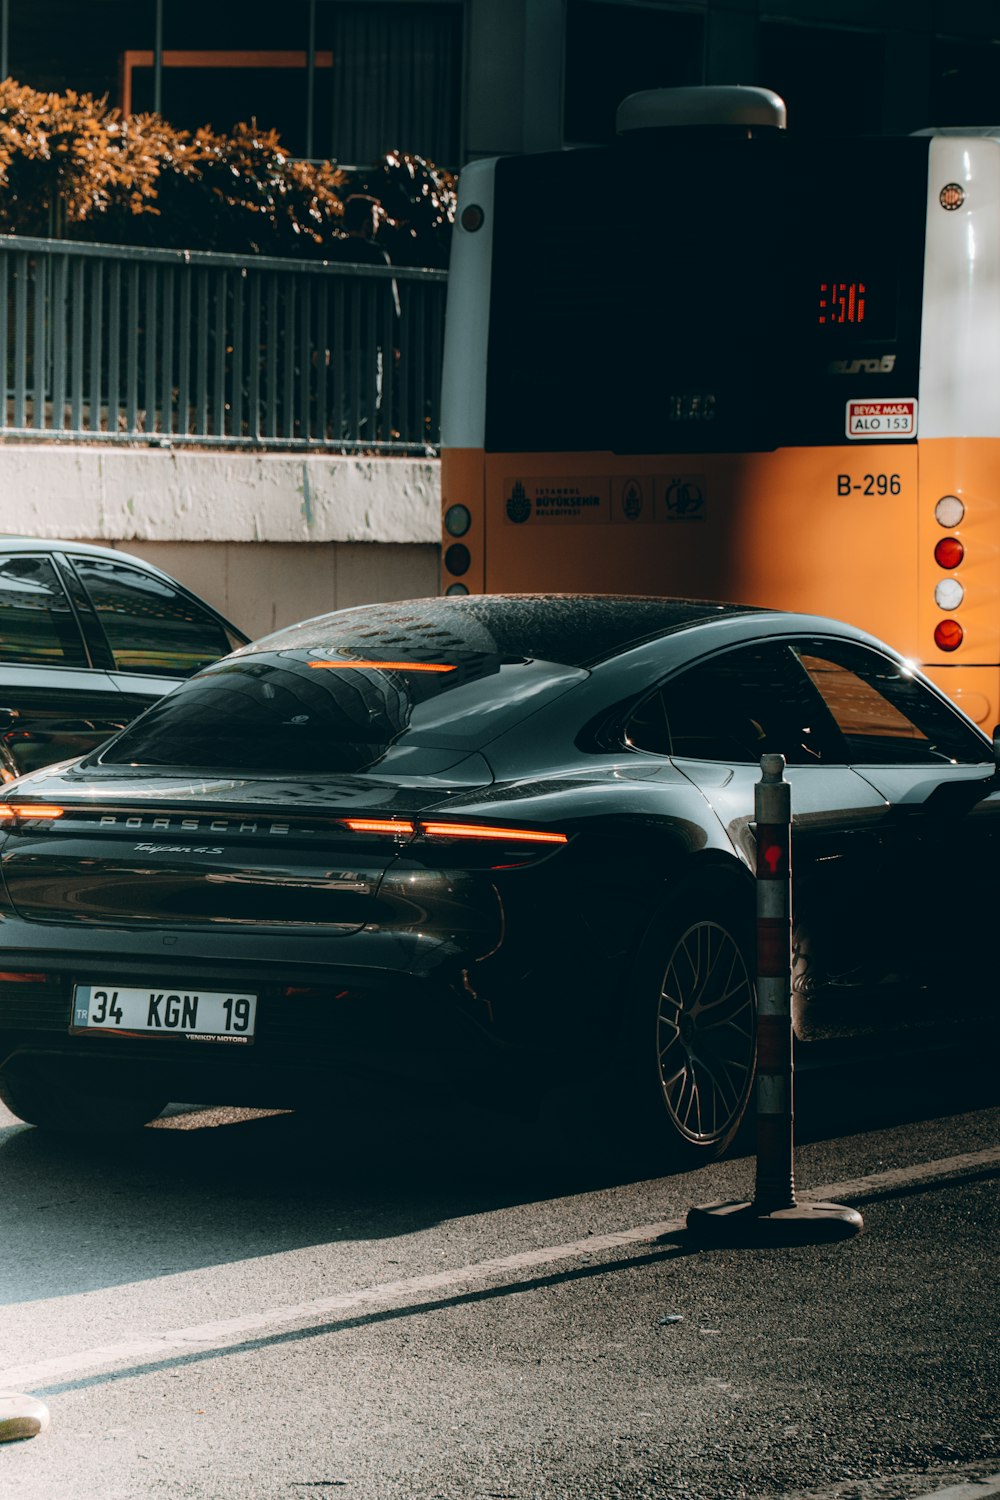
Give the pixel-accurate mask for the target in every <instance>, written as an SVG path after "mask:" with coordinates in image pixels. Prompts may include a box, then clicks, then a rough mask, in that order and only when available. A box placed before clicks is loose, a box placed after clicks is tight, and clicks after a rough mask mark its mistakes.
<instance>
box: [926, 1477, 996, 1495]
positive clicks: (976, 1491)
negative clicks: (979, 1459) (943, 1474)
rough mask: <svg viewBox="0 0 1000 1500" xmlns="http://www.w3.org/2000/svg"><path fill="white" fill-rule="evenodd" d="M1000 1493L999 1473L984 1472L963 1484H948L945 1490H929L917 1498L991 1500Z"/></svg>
mask: <svg viewBox="0 0 1000 1500" xmlns="http://www.w3.org/2000/svg"><path fill="white" fill-rule="evenodd" d="M995 1495H1000V1474H986V1475H984V1476H983V1478H982V1479H970V1480H968V1482H967V1483H965V1484H950V1485H949V1486H948V1488H947V1489H946V1490H929V1491H928V1492H927V1494H926V1495H918V1496H917V1500H991V1497H992V1496H995Z"/></svg>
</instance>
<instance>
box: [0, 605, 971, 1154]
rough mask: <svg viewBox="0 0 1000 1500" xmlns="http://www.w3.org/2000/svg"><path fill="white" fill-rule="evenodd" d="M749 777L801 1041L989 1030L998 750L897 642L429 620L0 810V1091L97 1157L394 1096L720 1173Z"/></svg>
mask: <svg viewBox="0 0 1000 1500" xmlns="http://www.w3.org/2000/svg"><path fill="white" fill-rule="evenodd" d="M769 752H779V753H780V754H782V755H784V756H785V758H786V760H787V764H788V771H787V776H788V779H789V781H790V783H791V794H792V805H793V813H794V831H793V864H794V872H795V873H794V878H795V888H794V902H795V970H794V973H795V982H794V1006H795V1023H796V1031H797V1034H798V1036H799V1038H800V1040H801V1041H802V1042H810V1043H817V1044H818V1043H822V1042H823V1041H825V1040H831V1039H836V1038H843V1037H856V1036H858V1035H859V1034H870V1033H874V1032H883V1033H887V1034H888V1033H892V1032H894V1031H897V1032H898V1031H900V1030H906V1031H908V1032H910V1033H913V1034H916V1035H919V1034H921V1032H922V1034H923V1035H924V1036H927V1035H928V1034H929V1035H930V1036H931V1037H932V1038H933V1039H934V1041H935V1042H937V1041H938V1040H939V1039H940V1036H941V1034H942V1032H943V1031H944V1029H945V1027H946V1026H947V1025H949V1024H950V1023H952V1022H955V1021H961V1020H970V1019H974V1018H977V1017H982V1016H984V1015H985V1016H989V1014H990V1010H991V1007H993V1006H994V1004H995V1002H994V987H993V985H992V982H991V981H989V982H988V978H989V976H988V972H987V963H988V956H987V949H988V946H989V937H988V934H989V932H990V930H991V928H990V920H989V919H990V918H991V917H992V914H993V910H994V906H995V892H996V887H997V880H996V875H995V871H996V868H997V864H996V855H997V839H998V830H1000V816H998V813H1000V791H998V790H997V789H996V788H997V782H996V777H995V761H994V752H993V746H992V745H991V743H990V741H989V740H988V739H986V738H985V737H984V736H983V735H982V734H981V733H980V732H979V730H978V729H976V728H975V726H974V725H973V724H972V723H971V722H970V721H969V720H967V719H966V718H964V717H963V716H962V715H961V714H960V713H959V712H958V711H957V710H956V709H955V708H954V707H953V706H952V705H951V704H950V703H949V702H948V701H947V700H946V699H945V698H944V697H943V696H942V695H941V694H940V693H939V692H938V691H937V689H936V688H935V687H934V686H932V685H931V684H930V683H929V682H927V681H926V680H925V679H924V678H923V677H921V676H920V674H919V673H917V672H916V671H914V670H913V669H912V668H911V667H910V666H908V665H907V663H906V662H905V661H904V660H903V659H902V658H900V657H899V656H897V655H896V654H895V653H894V652H892V651H891V650H889V649H888V648H887V647H885V646H883V645H881V644H880V643H879V642H877V641H875V640H873V639H871V638H870V637H869V636H867V635H865V634H863V633H862V632H861V631H858V630H854V629H852V628H851V627H849V626H846V625H841V624H837V623H835V622H832V621H829V620H825V619H819V618H815V617H812V616H807V615H793V614H782V613H774V612H770V611H764V610H755V609H750V608H742V607H737V606H731V605H717V604H705V603H697V602H691V601H683V600H669V599H653V598H612V597H593V596H551V597H545V596H510V597H489V596H487V597H481V598H477V597H472V596H469V597H464V598H444V599H426V600H416V601H410V602H405V603H398V604H384V605H372V606H368V607H364V608H358V609H348V610H343V611H340V612H338V613H335V614H332V615H327V616H324V617H322V618H320V619H315V620H310V621H307V622H305V623H304V624H302V625H298V626H295V627H292V628H291V629H287V630H283V631H280V632H278V633H277V634H275V635H271V636H269V637H267V638H265V639H264V640H261V641H258V642H256V643H255V644H253V645H250V646H246V647H244V648H243V649H242V650H238V651H236V652H235V653H234V654H232V655H230V656H228V657H225V658H224V659H223V660H221V661H219V662H217V663H216V664H215V665H213V666H209V667H207V668H205V669H204V670H203V671H201V672H199V673H198V674H197V675H196V676H195V677H193V678H191V679H190V680H188V681H187V682H185V683H183V684H181V685H180V686H179V687H178V688H177V689H176V690H175V691H174V692H173V693H172V694H171V695H170V696H169V697H168V698H165V699H163V700H162V701H161V702H159V703H158V704H156V705H155V706H154V707H152V708H151V709H149V710H148V711H147V712H146V713H145V714H143V715H142V717H141V718H139V719H137V720H136V721H135V722H134V723H133V724H131V725H130V726H129V727H128V728H126V729H125V730H124V731H123V732H122V733H120V734H119V735H117V736H116V737H115V738H114V739H113V740H111V741H110V742H109V743H107V744H106V745H104V746H103V747H102V748H100V749H98V750H96V751H95V752H93V753H92V754H91V755H90V756H89V757H87V758H85V759H83V760H79V761H75V762H72V763H67V764H65V765H62V766H58V767H53V768H50V769H48V770H43V771H39V772H37V773H35V774H33V775H30V776H27V777H24V778H22V779H21V780H20V781H19V782H17V783H15V784H14V785H13V786H11V787H9V788H8V789H7V791H6V794H5V796H6V800H5V801H3V802H0V826H2V829H3V833H2V846H0V867H2V872H3V892H2V901H3V907H2V912H0V917H2V924H3V925H2V932H3V946H4V955H3V972H2V974H0V1069H2V1071H0V1097H2V1098H3V1100H4V1102H5V1103H6V1104H7V1105H8V1107H9V1108H10V1109H11V1110H13V1111H14V1113H15V1114H17V1115H19V1116H20V1117H21V1118H23V1119H24V1120H27V1121H31V1122H33V1123H35V1124H38V1125H47V1126H52V1127H66V1128H72V1129H77V1128H80V1127H81V1125H84V1124H86V1123H90V1124H92V1125H94V1126H95V1127H105V1128H107V1127H110V1126H121V1125H125V1124H130V1123H138V1122H141V1121H144V1120H148V1119H150V1118H151V1117H153V1116H154V1115H155V1114H157V1112H158V1111H159V1110H160V1108H161V1107H162V1106H163V1104H164V1103H165V1102H166V1101H167V1100H169V1099H186V1100H193V1101H194V1100H200V1101H204V1102H213V1101H214V1102H228V1103H245V1104H254V1103H255V1104H270V1105H281V1104H293V1105H294V1104H299V1103H311V1104H320V1105H321V1104H322V1102H323V1101H324V1100H325V1099H329V1098H331V1097H332V1096H333V1095H334V1094H335V1092H336V1091H337V1089H338V1078H345V1077H348V1076H349V1077H351V1078H352V1079H354V1080H359V1079H361V1080H376V1079H377V1080H381V1081H382V1083H383V1084H387V1083H389V1084H391V1080H392V1079H393V1078H394V1077H396V1078H398V1077H400V1076H401V1075H409V1076H410V1077H411V1078H415V1079H417V1080H418V1081H419V1083H420V1085H421V1086H422V1087H423V1088H425V1089H426V1090H428V1091H429V1092H430V1091H435V1092H436V1091H439V1090H441V1089H443V1088H448V1089H453V1088H455V1087H464V1088H466V1089H469V1090H472V1091H474V1092H475V1093H476V1094H477V1095H478V1096H479V1097H482V1096H484V1095H485V1094H487V1093H492V1094H493V1096H494V1097H495V1098H497V1099H498V1100H501V1101H510V1100H512V1099H515V1098H516V1099H518V1100H525V1101H527V1100H531V1099H534V1098H536V1097H538V1096H541V1095H543V1094H544V1093H545V1092H546V1091H547V1090H551V1089H553V1088H554V1089H556V1090H558V1091H559V1095H560V1097H561V1098H562V1099H563V1100H565V1101H566V1102H567V1104H569V1103H570V1102H572V1101H574V1100H575V1101H576V1103H577V1104H578V1105H579V1107H580V1109H581V1112H586V1113H589V1114H591V1115H595V1116H597V1117H599V1118H601V1119H602V1120H603V1121H604V1122H605V1123H606V1125H607V1128H608V1129H609V1130H613V1129H621V1128H622V1127H624V1128H626V1129H628V1130H630V1131H632V1132H651V1133H652V1134H653V1135H655V1134H656V1133H659V1136H660V1137H661V1138H662V1141H663V1144H664V1145H667V1144H672V1145H674V1146H677V1147H680V1148H682V1149H683V1148H687V1150H688V1152H689V1154H694V1155H695V1156H698V1155H700V1156H701V1157H702V1158H708V1157H710V1156H712V1155H714V1154H717V1153H719V1152H721V1151H722V1150H724V1149H725V1147H726V1145H727V1143H728V1142H729V1141H730V1140H731V1139H732V1137H733V1135H734V1133H735V1131H736V1129H737V1126H738V1124H739V1122H740V1119H741V1117H742V1115H743V1114H744V1111H745V1109H746V1106H747V1101H748V1097H749V1095H750V1092H751V1085H752V1081H753V1074H754V1029H755V1028H754V978H753V959H752V951H753V947H752V944H753V913H754V882H753V868H754V837H753V822H752V819H753V805H754V784H755V782H756V781H757V780H758V779H759V777H760V758H761V755H762V754H764V753H769ZM928 1028H930V1032H929V1033H928Z"/></svg>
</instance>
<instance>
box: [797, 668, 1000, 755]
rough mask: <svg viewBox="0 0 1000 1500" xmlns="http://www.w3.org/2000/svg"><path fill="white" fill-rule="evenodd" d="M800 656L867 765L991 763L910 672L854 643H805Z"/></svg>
mask: <svg viewBox="0 0 1000 1500" xmlns="http://www.w3.org/2000/svg"><path fill="white" fill-rule="evenodd" d="M794 651H795V655H796V657H797V659H798V661H799V663H800V664H801V667H802V669H803V671H804V672H805V673H806V675H807V676H808V678H809V680H810V682H811V683H812V684H813V686H814V687H815V688H816V689H817V691H818V692H819V693H820V694H821V696H822V698H823V701H824V703H825V704H826V706H827V708H828V709H829V711H830V714H831V715H832V717H833V718H834V720H835V721H836V723H837V726H838V728H839V730H840V732H841V734H842V735H843V737H844V741H845V744H846V750H847V757H848V760H849V761H850V762H852V763H854V764H860V765H887V764H897V765H940V764H941V763H942V762H947V761H958V762H961V763H963V764H972V765H978V764H980V763H982V762H983V761H986V760H989V759H990V755H989V751H988V749H987V747H986V746H985V745H984V744H983V743H982V742H981V741H980V740H979V738H978V737H977V736H976V735H975V734H974V733H973V732H972V731H971V730H970V729H969V728H968V726H967V725H965V724H963V722H962V720H961V719H960V718H959V717H958V715H957V714H955V713H954V712H953V711H952V710H951V708H949V706H948V705H947V704H946V703H942V702H941V701H940V700H939V699H938V698H936V697H935V695H934V694H933V693H931V692H929V691H928V689H927V688H926V687H925V686H924V684H923V683H922V682H920V681H918V679H917V678H916V677H914V675H913V673H912V672H909V671H907V670H906V668H905V667H900V666H898V665H897V664H896V663H895V662H894V661H892V660H890V658H889V657H886V656H882V655H881V654H880V653H879V652H877V651H873V650H871V649H869V648H868V647H865V646H856V645H853V644H852V643H851V642H841V641H837V642H828V641H823V642H821V641H817V642H814V643H810V644H805V643H803V644H800V645H798V646H796V647H795V648H794Z"/></svg>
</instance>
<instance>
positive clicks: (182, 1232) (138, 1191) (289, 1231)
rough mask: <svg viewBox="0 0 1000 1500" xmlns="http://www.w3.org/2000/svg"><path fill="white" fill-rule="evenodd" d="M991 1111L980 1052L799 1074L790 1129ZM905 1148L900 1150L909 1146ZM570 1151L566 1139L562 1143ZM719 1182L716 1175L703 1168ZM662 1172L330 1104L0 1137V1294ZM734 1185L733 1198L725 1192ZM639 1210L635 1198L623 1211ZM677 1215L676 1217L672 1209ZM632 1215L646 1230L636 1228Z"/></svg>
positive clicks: (460, 1115)
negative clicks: (122, 1130)
mask: <svg viewBox="0 0 1000 1500" xmlns="http://www.w3.org/2000/svg"><path fill="white" fill-rule="evenodd" d="M998 1102H1000V1082H998V1081H997V1079H996V1077H995V1076H994V1075H993V1074H992V1073H991V1069H990V1067H989V1066H988V1065H987V1059H985V1058H984V1057H983V1056H981V1055H980V1056H978V1057H977V1056H969V1055H967V1054H956V1055H953V1056H952V1055H949V1054H940V1055H937V1056H934V1057H919V1058H910V1059H907V1060H906V1062H905V1063H901V1062H899V1061H897V1062H895V1063H893V1064H875V1063H865V1064H864V1065H854V1066H851V1067H849V1068H843V1067H842V1068H838V1069H837V1070H836V1071H830V1072H819V1073H813V1072H810V1073H809V1074H803V1075H802V1076H800V1078H799V1081H798V1084H797V1127H796V1137H797V1142H798V1143H799V1144H800V1145H813V1146H816V1145H817V1144H819V1145H820V1146H821V1145H822V1143H823V1142H825V1141H835V1140H837V1139H839V1138H843V1137H850V1136H852V1135H856V1134H861V1133H863V1132H870V1131H894V1132H896V1135H897V1137H898V1136H899V1135H900V1132H902V1133H903V1135H904V1137H905V1132H906V1130H907V1128H908V1127H914V1126H916V1125H918V1123H919V1122H924V1121H932V1120H936V1119H940V1118H942V1117H946V1116H948V1115H951V1114H961V1113H965V1112H970V1111H976V1110H982V1109H986V1108H989V1107H990V1106H992V1105H995V1104H997V1103H998ZM746 1135H747V1136H748V1137H749V1139H744V1140H742V1141H741V1142H740V1143H738V1145H737V1149H736V1151H735V1152H734V1153H733V1159H732V1160H731V1161H730V1162H729V1163H723V1164H721V1165H720V1166H719V1167H717V1168H707V1169H705V1168H703V1169H701V1171H700V1172H699V1173H697V1174H696V1175H695V1176H694V1177H688V1178H683V1177H682V1178H677V1177H674V1178H671V1179H669V1183H670V1187H671V1194H669V1195H668V1194H667V1192H666V1183H662V1184H661V1183H660V1182H656V1183H654V1184H653V1187H652V1189H651V1192H650V1201H651V1202H653V1203H655V1204H656V1205H657V1210H655V1211H654V1212H652V1213H651V1217H653V1218H655V1217H662V1216H664V1214H665V1212H666V1211H667V1210H665V1209H664V1208H662V1207H660V1205H663V1204H668V1203H669V1202H670V1201H671V1200H673V1201H676V1202H678V1203H681V1204H683V1203H685V1202H687V1203H691V1202H697V1201H701V1200H703V1199H705V1198H708V1197H712V1196H715V1194H714V1193H713V1192H711V1191H706V1184H712V1183H714V1182H716V1181H721V1180H722V1177H723V1176H724V1175H725V1174H726V1173H727V1172H728V1174H729V1177H730V1178H732V1177H733V1175H734V1173H735V1175H736V1176H737V1177H740V1176H742V1179H743V1181H744V1182H745V1181H746V1179H747V1177H748V1174H749V1171H750V1166H751V1164H750V1163H748V1162H741V1161H740V1160H739V1158H740V1156H741V1155H743V1156H745V1155H747V1154H748V1153H752V1149H753V1142H752V1130H751V1131H748V1132H746ZM904 1144H905V1140H904ZM564 1146H565V1143H564ZM713 1174H715V1175H714V1176H713ZM657 1176H658V1173H657V1171H656V1170H655V1169H654V1170H652V1171H651V1170H650V1166H649V1163H648V1160H647V1161H646V1162H645V1163H643V1164H641V1165H640V1166H639V1167H638V1168H636V1169H634V1170H632V1171H631V1172H630V1171H629V1170H628V1169H627V1168H626V1169H622V1168H621V1167H619V1168H618V1169H617V1170H616V1169H614V1168H612V1167H610V1166H608V1165H607V1164H603V1165H599V1164H597V1162H596V1161H595V1159H594V1155H593V1153H591V1152H590V1151H589V1150H588V1149H587V1148H586V1146H585V1145H581V1148H580V1150H579V1152H578V1153H575V1154H574V1153H573V1152H569V1153H567V1152H566V1151H565V1150H563V1152H562V1157H561V1160H558V1161H557V1160H553V1159H552V1158H551V1156H550V1154H549V1153H548V1152H547V1150H546V1143H545V1141H544V1139H543V1138H542V1134H541V1131H540V1128H539V1127H538V1126H537V1125H531V1124H528V1123H525V1122H523V1121H517V1120H511V1119H506V1118H502V1117H498V1116H495V1115H492V1114H488V1113H486V1112H485V1111H474V1110H470V1109H469V1108H468V1107H467V1106H464V1105H462V1106H459V1105H454V1106H450V1105H447V1104H444V1103H440V1104H437V1105H431V1104H428V1103H427V1101H419V1100H410V1101H408V1100H405V1099H402V1098H398V1097H397V1098H395V1099H394V1100H393V1102H392V1103H391V1104H387V1103H385V1102H384V1101H380V1102H379V1103H378V1104H376V1103H375V1102H373V1101H372V1100H371V1099H368V1100H355V1101H353V1102H349V1101H348V1100H346V1099H340V1100H339V1101H338V1103H337V1105H336V1107H334V1106H331V1109H330V1111H329V1112H328V1113H327V1116H326V1118H325V1119H323V1120H321V1121H319V1122H317V1121H316V1120H310V1119H309V1118H308V1117H304V1116H299V1115H295V1114H291V1113H273V1112H272V1113H264V1112H255V1111H246V1110H243V1111H240V1110H210V1111H198V1112H197V1113H191V1112H188V1113H174V1114H173V1115H172V1116H169V1117H167V1118H165V1119H163V1120H161V1121H159V1122H157V1123H156V1124H155V1125H153V1126H150V1127H147V1128H146V1129H144V1130H139V1131H136V1132H134V1133H132V1134H130V1135H109V1136H80V1137H62V1136H58V1135H53V1134H48V1133H46V1132H42V1131H37V1130H33V1129H30V1128H28V1127H22V1126H16V1125H15V1126H11V1127H9V1128H7V1129H0V1239H2V1242H3V1251H2V1254H0V1302H6V1303H13V1302H20V1301H25V1300H30V1299H36V1298H45V1297H53V1296H60V1295H67V1294H71V1293H77V1292H85V1291H89V1290H92V1289H96V1288H99V1287H108V1286H115V1285H121V1284H124V1283H128V1282H132V1281H143V1280H148V1279H151V1278H155V1277H159V1276H163V1275H168V1274H170V1273H173V1272H183V1271H188V1270H192V1269H195V1268H198V1267H205V1266H216V1265H222V1264H226V1263H230V1262H236V1261H243V1260H248V1259H251V1258H253V1257H256V1256H266V1255H274V1254H277V1253H280V1252H282V1251H289V1250H295V1249H300V1248H303V1247H306V1246H312V1245H316V1246H321V1245H326V1244H330V1243H335V1242H337V1241H349V1240H362V1239H363V1240H369V1241H370V1240H377V1239H392V1238H394V1237H396V1236H400V1235H406V1234H411V1233H414V1232H417V1231H420V1230H422V1229H426V1228H427V1227H429V1226H431V1225H434V1224H438V1223H445V1222H447V1221H449V1220H452V1219H455V1218H460V1217H466V1216H470V1215H475V1214H478V1213H483V1212H488V1211H494V1210H497V1209H502V1208H507V1207H512V1206H523V1205H530V1204H533V1203H542V1202H548V1201H550V1200H552V1199H559V1198H568V1197H570V1196H571V1195H574V1194H578V1193H582V1192H590V1191H594V1190H601V1189H609V1190H612V1189H614V1188H615V1187H617V1186H620V1185H622V1184H627V1183H629V1182H637V1181H641V1180H642V1179H643V1178H649V1177H653V1178H656V1177H657ZM730 1191H731V1189H730ZM633 1208H634V1205H633ZM673 1211H676V1210H673ZM640 1222H642V1221H640Z"/></svg>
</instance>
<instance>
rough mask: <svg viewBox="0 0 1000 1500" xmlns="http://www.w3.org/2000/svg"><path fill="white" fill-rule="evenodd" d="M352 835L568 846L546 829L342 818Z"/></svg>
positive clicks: (389, 819)
mask: <svg viewBox="0 0 1000 1500" xmlns="http://www.w3.org/2000/svg"><path fill="white" fill-rule="evenodd" d="M341 821H342V823H343V824H344V827H345V828H349V829H350V830H351V832H352V833H375V834H388V835H389V836H390V837H395V838H400V837H402V838H409V837H411V836H412V835H413V834H415V833H418V832H419V833H421V834H422V835H423V836H424V838H429V839H489V840H491V841H492V842H494V843H503V844H567V843H569V839H568V838H567V836H566V834H565V833H554V832H552V831H551V830H549V829H546V828H500V827H498V825H497V824H495V823H444V822H433V821H426V822H424V821H421V822H419V823H413V822H410V821H409V819H406V818H342V819H341Z"/></svg>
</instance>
